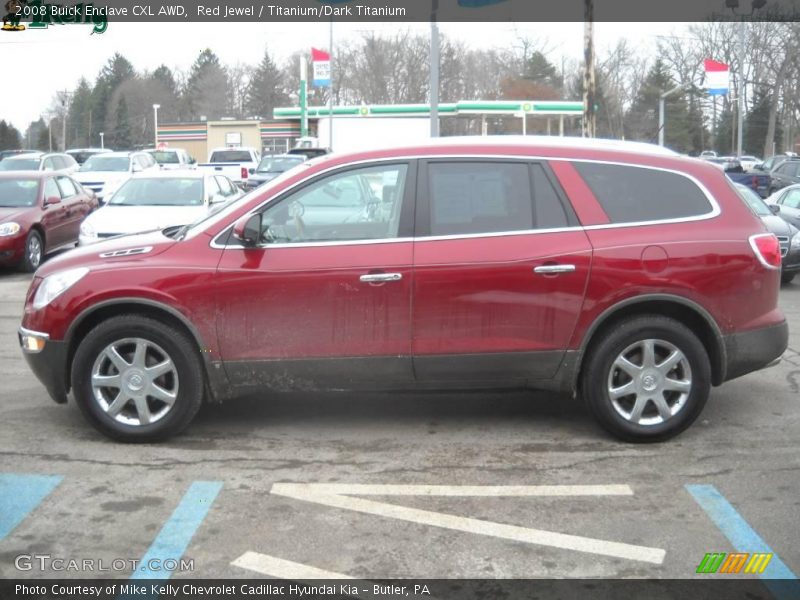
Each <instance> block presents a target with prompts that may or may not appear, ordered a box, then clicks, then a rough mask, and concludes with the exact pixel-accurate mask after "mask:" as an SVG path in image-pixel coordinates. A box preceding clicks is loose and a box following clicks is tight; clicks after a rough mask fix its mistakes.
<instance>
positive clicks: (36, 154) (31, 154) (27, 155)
mask: <svg viewBox="0 0 800 600" xmlns="http://www.w3.org/2000/svg"><path fill="white" fill-rule="evenodd" d="M44 155H45V153H44V152H26V153H25V154H14V155H13V156H7V157H6V159H5V160H25V159H28V160H30V159H31V158H42V157H43V156H44Z"/></svg>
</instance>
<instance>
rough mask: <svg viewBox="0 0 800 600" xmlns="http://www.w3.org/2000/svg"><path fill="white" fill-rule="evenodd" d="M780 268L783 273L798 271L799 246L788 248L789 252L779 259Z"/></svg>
mask: <svg viewBox="0 0 800 600" xmlns="http://www.w3.org/2000/svg"><path fill="white" fill-rule="evenodd" d="M781 270H782V271H783V272H784V273H796V272H797V271H800V248H795V249H792V248H789V252H787V253H786V255H785V256H784V257H783V258H782V259H781Z"/></svg>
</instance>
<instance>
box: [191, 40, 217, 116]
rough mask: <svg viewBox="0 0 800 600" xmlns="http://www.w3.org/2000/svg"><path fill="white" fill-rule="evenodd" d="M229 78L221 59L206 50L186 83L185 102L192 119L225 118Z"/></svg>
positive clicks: (193, 66) (194, 65) (193, 67)
mask: <svg viewBox="0 0 800 600" xmlns="http://www.w3.org/2000/svg"><path fill="white" fill-rule="evenodd" d="M227 87H228V77H227V74H226V73H225V69H224V68H223V67H222V64H221V63H220V60H219V58H218V57H217V55H216V54H214V52H212V51H211V50H210V49H208V48H206V49H205V50H203V51H202V52H201V53H200V55H199V56H198V57H197V60H195V61H194V64H193V65H192V68H191V70H190V71H189V78H188V79H187V81H186V90H185V94H184V97H185V100H186V104H187V106H188V108H189V112H190V114H191V118H193V119H199V118H200V117H206V118H207V119H209V120H211V119H219V118H221V117H223V116H225V114H224V113H225V105H226V100H227Z"/></svg>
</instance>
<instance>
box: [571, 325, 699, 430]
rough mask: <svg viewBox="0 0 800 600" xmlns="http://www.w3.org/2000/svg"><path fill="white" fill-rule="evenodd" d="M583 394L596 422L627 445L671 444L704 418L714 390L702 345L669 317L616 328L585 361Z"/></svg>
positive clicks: (688, 330) (686, 329)
mask: <svg viewBox="0 0 800 600" xmlns="http://www.w3.org/2000/svg"><path fill="white" fill-rule="evenodd" d="M581 386H582V388H581V389H582V391H583V394H584V397H585V399H586V401H587V402H588V405H589V408H590V409H591V411H592V413H593V414H594V416H595V418H596V419H597V420H598V422H599V423H600V424H601V425H602V426H603V427H604V428H605V429H606V430H607V431H609V432H610V433H612V434H613V435H615V436H617V437H619V438H621V439H623V440H626V441H629V442H657V441H662V440H666V439H669V438H671V437H673V436H675V435H677V434H679V433H680V432H682V431H683V430H684V429H686V428H687V427H689V425H691V424H692V423H693V422H694V420H695V419H696V418H697V417H698V416H699V415H700V413H701V411H702V410H703V407H704V406H705V403H706V401H707V400H708V395H709V392H710V389H711V366H710V361H709V358H708V353H707V351H706V349H705V347H704V346H703V344H702V342H701V341H700V340H699V339H698V338H697V336H696V335H695V334H694V333H692V331H691V330H690V329H689V328H688V327H686V326H685V325H683V324H682V323H680V322H678V321H676V320H674V319H671V318H667V317H662V316H657V315H647V316H640V317H634V318H631V319H628V320H625V321H622V322H619V323H617V324H615V325H613V326H612V328H611V329H610V330H607V331H606V332H605V334H604V336H603V338H602V339H601V340H600V341H599V342H598V343H597V344H595V345H594V346H593V347H592V348H591V350H590V353H589V355H588V356H587V359H586V364H585V368H584V369H583V376H582V380H581Z"/></svg>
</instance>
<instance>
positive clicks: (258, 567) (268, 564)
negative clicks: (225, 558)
mask: <svg viewBox="0 0 800 600" xmlns="http://www.w3.org/2000/svg"><path fill="white" fill-rule="evenodd" d="M231 564H232V565H233V566H235V567H240V568H242V569H248V570H250V571H255V572H256V573H261V574H262V575H268V576H269V577H276V578H278V579H290V580H292V581H305V580H306V579H353V577H350V576H349V575H342V574H341V573H335V572H333V571H326V570H325V569H318V568H316V567H310V566H308V565H304V564H302V563H297V562H293V561H291V560H284V559H282V558H277V557H275V556H270V555H269V554H260V553H258V552H245V553H244V554H242V555H241V556H240V557H239V558H237V559H236V560H235V561H233V562H232V563H231Z"/></svg>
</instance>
